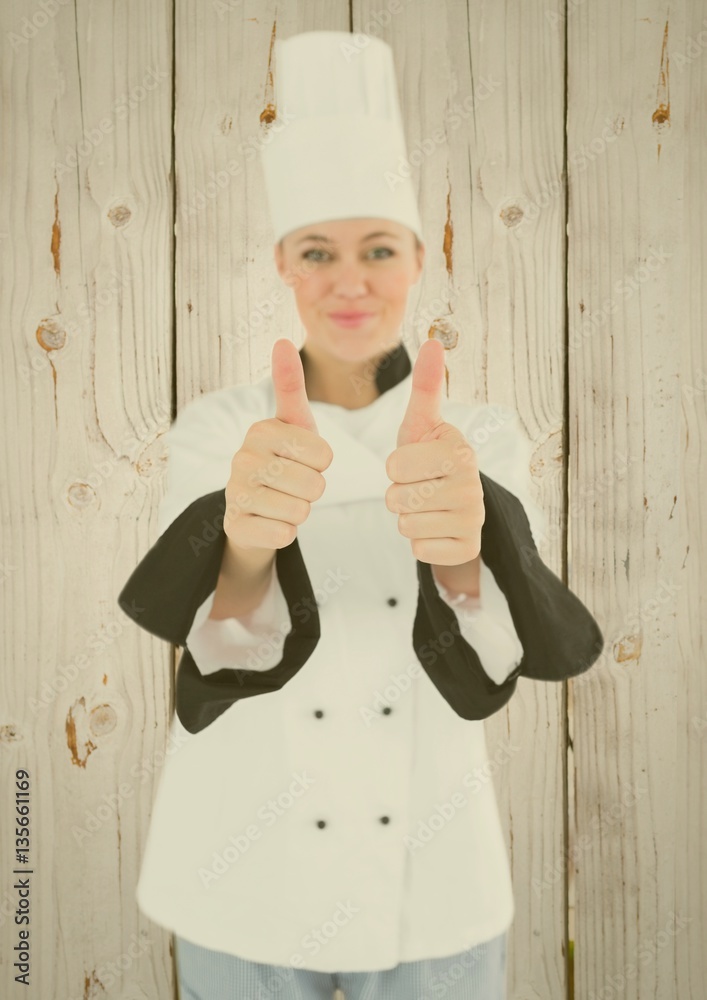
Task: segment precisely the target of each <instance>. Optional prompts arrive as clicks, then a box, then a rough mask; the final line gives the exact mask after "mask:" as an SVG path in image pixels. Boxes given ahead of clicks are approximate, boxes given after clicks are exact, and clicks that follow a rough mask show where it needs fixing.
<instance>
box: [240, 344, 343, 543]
mask: <svg viewBox="0 0 707 1000" xmlns="http://www.w3.org/2000/svg"><path fill="white" fill-rule="evenodd" d="M272 379H273V385H274V387H275V403H276V412H275V416H274V417H269V418H267V419H265V420H258V421H256V423H254V424H251V426H250V427H249V429H248V432H247V434H246V436H245V439H244V441H243V444H242V445H241V447H240V448H239V449H238V451H237V452H236V453H235V455H234V456H233V460H232V461H231V476H230V479H229V480H228V483H227V485H226V514H225V517H224V522H223V527H224V531H225V533H226V535H227V537H228V540H229V544H230V545H231V546H235V547H236V549H242V550H249V549H250V550H256V549H265V550H268V551H269V552H270V553H271V554H272V553H274V551H275V550H276V549H282V548H284V547H285V546H287V545H290V543H291V542H293V541H294V539H295V538H296V536H297V526H298V525H300V524H302V523H303V522H304V521H306V519H307V518H308V517H309V512H310V510H311V506H312V503H314V502H315V501H316V500H318V499H319V497H320V496H321V495H322V493H323V492H324V488H325V486H326V480H325V479H324V476H322V472H323V470H324V469H326V468H328V466H329V465H330V464H331V462H332V459H333V458H334V453H333V452H332V450H331V448H330V447H329V445H328V444H327V442H326V441H325V440H324V438H322V437H320V436H319V433H318V432H317V426H316V424H315V422H314V417H313V415H312V411H311V409H310V406H309V401H308V399H307V392H306V389H305V381H304V370H303V368H302V360H301V358H300V355H299V351H298V350H297V348H296V347H295V345H294V344H293V343H292V341H290V340H285V339H280V340H277V341H276V342H275V344H274V345H273V350H272ZM251 554H252V555H253V556H255V555H256V552H255V551H253V552H252V553H251ZM261 554H262V553H261Z"/></svg>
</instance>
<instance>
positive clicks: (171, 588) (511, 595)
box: [118, 344, 604, 733]
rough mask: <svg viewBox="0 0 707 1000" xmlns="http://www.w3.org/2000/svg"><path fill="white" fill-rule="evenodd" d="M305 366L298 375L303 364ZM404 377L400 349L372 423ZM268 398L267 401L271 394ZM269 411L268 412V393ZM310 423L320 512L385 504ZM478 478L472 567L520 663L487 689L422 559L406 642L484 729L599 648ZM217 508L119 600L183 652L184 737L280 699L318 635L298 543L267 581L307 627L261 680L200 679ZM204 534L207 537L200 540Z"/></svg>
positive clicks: (170, 536) (218, 548)
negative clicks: (481, 574)
mask: <svg viewBox="0 0 707 1000" xmlns="http://www.w3.org/2000/svg"><path fill="white" fill-rule="evenodd" d="M305 354H306V352H305ZM303 365H304V367H305V371H306V357H303ZM411 371H412V366H411V363H410V358H409V356H408V354H407V351H406V350H405V348H404V346H403V345H402V344H399V345H398V346H397V347H396V348H395V349H394V350H393V351H391V352H390V353H389V354H387V355H386V356H385V357H384V358H383V359H382V360H381V361H380V362H379V365H378V368H377V372H376V382H377V385H378V387H379V390H380V396H379V397H378V398H377V399H376V400H374V401H373V403H372V404H370V405H371V406H374V407H376V408H378V409H379V410H380V413H379V416H380V417H381V418H384V416H385V410H386V409H387V408H388V407H390V410H391V416H394V415H396V414H399V412H400V402H401V401H400V399H399V398H398V397H399V395H400V394H404V395H405V397H406V398H407V397H408V395H409V386H410V381H411V380H410V379H409V376H410V373H411ZM268 391H269V392H270V393H272V386H271V385H269V386H268ZM269 402H270V403H271V404H272V405H273V406H274V394H273V395H272V399H271V400H269ZM272 412H274V409H273V411H272ZM316 420H317V427H318V430H319V433H320V434H321V435H322V436H323V437H324V438H325V439H326V440H327V441H328V442H329V444H330V446H331V448H332V450H333V452H334V456H335V457H334V459H333V460H332V462H331V464H330V465H329V467H328V468H327V470H326V472H325V474H326V479H327V488H326V489H325V491H324V493H323V494H322V496H321V497H320V498H319V499H318V500H317V504H318V505H322V504H331V503H346V502H350V501H352V500H359V499H367V498H380V497H382V496H383V495H384V493H385V491H386V489H387V488H388V487H389V486H390V480H389V478H388V476H387V473H386V471H385V460H384V459H381V457H380V456H379V455H376V454H374V453H373V452H372V451H370V450H369V449H368V448H367V447H365V446H364V445H363V444H362V443H361V442H359V441H357V440H356V439H355V438H353V437H352V436H351V435H350V434H347V433H346V431H345V429H344V428H343V427H342V426H341V425H340V424H338V423H337V422H336V420H335V419H334V418H333V417H332V416H330V414H329V413H328V412H327V407H319V408H317V414H316ZM479 477H480V479H481V484H482V488H483V496H484V509H485V520H484V524H483V526H482V529H481V558H482V560H483V561H484V563H485V564H486V566H488V568H489V569H490V570H491V572H492V573H493V576H494V578H495V580H496V583H497V584H498V586H499V588H500V590H501V591H502V592H503V594H504V596H505V597H506V600H507V602H508V608H509V611H510V614H511V617H512V619H513V624H514V626H515V630H516V633H517V635H518V638H519V640H520V642H521V644H522V647H523V656H522V659H521V661H520V663H519V664H518V666H517V667H516V668H515V669H514V670H513V671H512V672H511V673H510V674H509V676H508V677H507V678H506V680H505V681H504V682H503V683H502V684H496V683H495V682H494V681H493V680H492V679H491V678H490V677H489V676H488V674H487V673H486V672H485V670H484V669H483V667H482V665H481V661H480V660H479V657H478V655H477V654H476V651H475V650H474V648H473V647H472V646H471V645H470V644H469V643H468V642H467V641H466V640H465V639H464V638H463V637H462V636H461V635H460V633H459V628H458V621H457V617H456V613H455V611H454V609H453V608H452V607H451V606H450V605H449V604H447V602H446V601H444V600H443V598H442V597H441V595H440V593H439V590H438V588H437V586H436V584H435V582H434V578H433V576H432V567H431V565H430V564H429V563H425V562H420V560H416V564H417V577H418V586H419V589H418V603H417V609H416V613H415V619H414V622H413V628H412V643H413V646H414V648H415V652H416V654H417V657H418V659H419V661H420V663H421V664H422V667H423V669H424V670H425V671H426V673H427V674H428V676H429V677H430V679H431V680H432V682H433V683H434V685H435V686H436V688H437V690H438V691H439V692H440V694H441V695H442V696H443V697H444V698H445V700H446V701H447V702H448V704H449V705H450V706H451V707H452V709H453V710H454V711H455V712H456V713H457V714H458V715H459V716H461V718H464V719H469V720H478V719H484V718H487V717H488V716H490V715H492V714H493V713H494V712H497V711H498V710H499V709H500V708H502V707H503V705H505V704H506V703H507V702H508V701H509V699H510V698H511V696H512V695H513V693H514V691H515V688H516V683H517V679H518V677H519V676H525V677H528V678H531V679H533V680H538V681H561V680H564V679H566V678H568V677H574V676H576V675H577V674H580V673H583V672H584V671H585V670H587V669H588V668H589V667H591V666H592V664H593V663H594V662H595V661H596V660H597V659H598V657H599V655H600V653H601V651H602V648H603V645H604V640H603V636H602V633H601V631H600V630H599V627H598V625H597V623H596V621H595V620H594V618H593V617H592V615H591V614H590V612H589V611H588V610H587V608H586V607H585V606H584V604H582V602H581V601H580V600H579V598H578V597H577V596H576V595H575V594H574V593H572V591H570V590H569V588H568V587H567V586H566V585H565V584H564V583H563V582H562V581H561V580H560V579H559V577H558V576H556V575H555V573H553V571H552V570H551V569H550V568H549V567H548V566H546V565H545V563H544V562H543V561H542V559H541V557H540V555H539V553H538V550H537V546H536V544H535V541H534V539H533V535H532V532H531V529H530V524H529V521H528V517H527V515H526V512H525V510H524V508H523V505H522V504H521V502H520V501H519V500H518V498H517V497H516V496H514V495H513V494H512V493H511V492H509V491H508V490H507V489H505V488H504V487H503V486H501V485H500V483H498V482H496V481H494V480H493V479H492V478H490V477H489V476H488V475H485V474H484V473H482V472H479ZM225 507H226V501H225V488H220V489H217V490H215V491H212V492H210V493H207V494H205V495H204V496H202V497H199V498H198V499H197V500H194V501H193V502H192V503H191V504H189V506H188V507H187V508H186V509H185V510H183V511H182V512H181V513H180V514H179V515H178V516H177V517H176V518H175V519H174V520H173V521H172V522H171V523H170V524H169V525H168V527H167V528H166V529H165V530H164V531H163V532H162V534H161V535H160V537H159V538H158V539H157V541H156V542H155V544H154V545H153V546H152V548H151V549H150V550H149V551H148V553H147V554H146V555H145V557H144V558H143V559H142V561H141V562H140V564H139V565H138V566H137V568H136V569H135V570H134V571H133V573H132V574H131V576H130V578H129V579H128V581H127V583H126V585H125V586H124V588H123V590H122V591H121V593H120V595H119V598H118V603H119V605H120V607H121V608H122V609H123V611H125V613H126V614H128V615H129V616H130V617H131V618H133V620H134V621H136V622H137V624H138V625H140V626H141V627H142V628H144V629H145V630H146V631H148V632H151V633H152V634H154V635H158V636H160V637H161V638H163V639H165V640H167V641H170V642H173V643H175V644H176V645H178V646H181V647H183V648H184V649H183V653H182V658H181V660H180V663H179V669H178V672H177V682H176V701H175V708H176V712H177V715H178V717H179V720H180V722H181V723H182V725H183V726H184V728H185V729H186V730H187V731H188V732H190V733H197V732H199V731H200V730H202V729H204V728H206V726H208V725H209V724H210V723H211V722H213V721H214V720H215V719H216V718H218V717H219V716H220V715H221V714H222V713H223V712H225V711H226V710H227V709H228V708H230V707H231V705H233V704H234V703H235V702H237V701H239V700H241V699H243V698H248V697H253V696H256V695H262V694H267V693H268V692H271V691H276V690H279V689H280V688H282V686H283V685H284V684H286V683H287V681H288V680H290V679H291V678H292V677H293V676H294V675H295V673H297V671H298V670H299V669H300V668H301V667H302V666H303V665H304V663H306V661H307V660H308V659H309V657H310V656H311V655H312V653H313V651H314V649H315V647H316V645H317V643H318V641H319V638H320V635H321V632H320V620H319V614H318V612H317V605H316V601H315V598H314V592H313V589H312V584H311V581H310V578H309V575H308V573H307V568H306V566H305V563H304V560H303V557H302V553H301V551H300V546H299V542H298V540H297V538H295V540H294V541H293V542H292V543H291V544H290V545H288V546H286V547H284V548H282V549H278V550H277V552H276V557H275V566H276V572H277V575H278V579H279V582H280V585H281V587H282V592H283V595H284V597H285V600H286V601H287V604H288V608H289V609H290V610H292V608H293V607H294V606H295V605H296V604H297V603H298V602H302V601H304V602H305V604H307V605H308V606H309V607H311V608H312V609H313V610H312V614H311V615H308V616H306V620H305V621H304V622H301V621H300V620H299V618H298V617H297V616H296V615H294V614H291V615H290V617H291V621H292V630H291V631H290V632H289V633H288V635H287V637H286V638H285V641H284V646H283V654H282V660H281V661H280V663H279V664H277V665H276V666H275V667H272V668H271V669H269V670H266V671H250V670H242V669H241V670H233V669H228V668H224V669H222V670H218V671H215V672H213V673H210V674H208V675H206V676H204V675H202V674H201V672H200V671H199V669H198V667H197V665H196V663H195V661H194V659H193V657H192V656H191V653H190V652H189V649H188V648H186V637H187V635H188V634H189V631H190V629H191V625H192V622H193V620H194V617H195V615H196V611H197V609H198V608H199V606H200V605H201V604H202V603H203V602H204V601H205V600H206V598H207V597H208V596H209V594H210V593H211V592H212V591H213V590H214V589H215V587H216V583H217V581H218V575H219V571H220V567H221V560H222V556H223V550H224V545H225V541H226V535H225V532H224V531H223V516H224V512H225ZM205 525H207V526H208V527H209V528H210V531H208V532H207V531H205V528H204V526H205ZM195 545H196V546H197V549H198V551H195ZM195 555H198V558H195ZM441 635H445V636H453V637H454V638H453V641H452V642H451V644H449V645H446V646H442V645H441V644H439V643H437V642H436V639H437V638H438V637H439V636H441ZM430 648H435V649H436V650H437V655H436V656H435V657H433V658H430V657H429V656H428V655H426V653H425V651H426V650H429V649H430Z"/></svg>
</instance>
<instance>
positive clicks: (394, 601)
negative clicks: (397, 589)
mask: <svg viewBox="0 0 707 1000" xmlns="http://www.w3.org/2000/svg"><path fill="white" fill-rule="evenodd" d="M397 603H398V598H397V597H389V598H388V604H389V605H390V606H391V608H394V607H395V605H396V604H397Z"/></svg>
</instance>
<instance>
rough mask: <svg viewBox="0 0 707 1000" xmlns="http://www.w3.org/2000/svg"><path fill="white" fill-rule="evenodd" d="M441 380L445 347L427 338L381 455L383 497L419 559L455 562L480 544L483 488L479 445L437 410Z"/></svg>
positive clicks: (470, 555)
mask: <svg viewBox="0 0 707 1000" xmlns="http://www.w3.org/2000/svg"><path fill="white" fill-rule="evenodd" d="M443 381H444V348H443V347H442V344H441V343H440V342H439V341H436V340H428V341H427V342H426V343H424V344H423V345H422V347H421V348H420V351H419V353H418V356H417V359H416V361H415V366H414V368H413V372H412V391H411V393H410V400H409V402H408V407H407V410H406V411H405V416H404V417H403V422H402V423H401V425H400V429H399V431H398V440H397V448H396V449H395V451H393V452H391V454H390V455H389V456H388V458H387V461H386V463H385V469H386V472H387V473H388V476H389V477H390V479H391V480H392V486H390V487H389V488H388V489H387V490H386V493H385V503H386V506H387V508H388V510H390V511H391V512H392V513H394V514H398V530H399V531H400V533H401V535H404V536H405V537H406V538H409V539H410V542H411V545H412V552H413V555H414V556H415V558H416V559H419V560H420V561H421V562H428V563H432V564H433V565H438V566H458V565H461V564H462V563H468V562H469V561H471V560H473V559H476V557H477V556H478V555H479V553H480V551H481V527H482V525H483V523H484V518H485V509H484V492H483V487H482V485H481V480H480V478H479V470H478V465H477V460H476V452H475V451H474V449H473V448H472V447H471V445H470V444H469V442H468V441H467V440H466V438H465V437H464V435H463V434H462V433H461V431H460V430H458V429H457V428H456V427H454V426H453V424H449V423H447V422H446V421H444V420H442V417H441V416H440V412H439V408H440V398H441V394H442V384H443Z"/></svg>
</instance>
